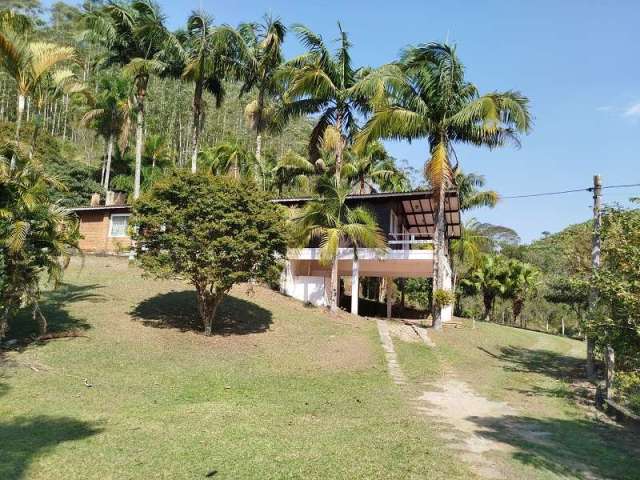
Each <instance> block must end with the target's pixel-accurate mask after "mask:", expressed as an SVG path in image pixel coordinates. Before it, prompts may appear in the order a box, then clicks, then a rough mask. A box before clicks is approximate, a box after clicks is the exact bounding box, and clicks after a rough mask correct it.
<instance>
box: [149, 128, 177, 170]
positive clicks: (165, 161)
mask: <svg viewBox="0 0 640 480" xmlns="http://www.w3.org/2000/svg"><path fill="white" fill-rule="evenodd" d="M171 155H172V152H171V149H170V148H169V146H168V145H167V139H166V137H165V136H164V135H158V134H150V135H147V138H146V139H145V141H144V158H145V160H147V163H150V164H151V165H150V166H151V170H155V168H156V166H157V167H159V168H165V167H167V166H169V165H170V164H171Z"/></svg>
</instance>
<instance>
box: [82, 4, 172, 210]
mask: <svg viewBox="0 0 640 480" xmlns="http://www.w3.org/2000/svg"><path fill="white" fill-rule="evenodd" d="M86 18H87V26H88V29H89V32H90V36H91V37H93V38H94V39H95V40H96V41H97V42H98V43H101V44H103V45H104V46H105V47H106V55H107V58H106V60H105V63H106V64H113V65H120V66H122V67H123V71H124V72H125V73H127V74H129V75H130V76H131V77H132V78H133V84H134V89H135V95H134V97H133V109H134V111H135V114H136V152H135V162H136V163H135V174H134V187H133V198H134V199H137V198H138V197H139V196H140V179H141V168H142V150H143V146H144V139H143V128H144V107H145V99H146V95H147V87H148V84H149V78H150V76H151V75H152V74H157V73H160V72H162V71H163V70H164V69H165V67H166V65H167V63H166V62H167V61H168V59H169V58H170V57H171V55H170V53H171V52H173V53H175V52H177V51H179V50H180V46H179V44H178V42H177V39H176V38H175V37H174V36H173V35H171V34H170V33H169V31H168V30H167V29H166V27H165V25H164V17H163V16H162V14H161V13H160V10H159V8H158V6H157V5H156V4H154V3H153V1H152V0H133V1H131V2H130V3H116V2H112V3H109V4H107V5H106V6H105V7H103V8H101V9H99V10H96V11H94V12H91V13H89V14H88V15H87V17H86Z"/></svg>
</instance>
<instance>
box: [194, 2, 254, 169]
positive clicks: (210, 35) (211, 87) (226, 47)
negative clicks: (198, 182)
mask: <svg viewBox="0 0 640 480" xmlns="http://www.w3.org/2000/svg"><path fill="white" fill-rule="evenodd" d="M241 41H242V39H241V38H240V36H239V35H238V34H237V32H235V31H234V30H233V29H232V28H230V27H228V26H224V25H223V26H220V27H216V26H214V25H213V20H212V19H211V17H209V16H208V15H207V14H205V13H203V12H194V13H192V14H191V16H190V17H189V19H188V20H187V37H186V41H185V46H186V51H185V56H186V65H185V67H184V70H183V72H182V78H183V79H186V80H189V81H192V82H193V84H194V91H193V103H192V110H193V126H192V134H191V149H192V151H191V171H192V172H193V173H195V172H196V171H197V168H198V167H197V159H198V153H199V151H200V135H201V134H202V129H203V128H204V120H205V118H204V108H203V106H204V105H203V95H204V92H205V91H208V92H209V93H211V94H212V95H213V96H214V97H215V99H216V107H219V106H220V105H221V103H222V101H223V99H224V94H225V89H224V79H225V77H226V76H227V75H228V74H229V72H230V66H231V65H233V63H234V62H237V56H238V55H239V54H238V52H237V49H238V48H239V45H240V44H241Z"/></svg>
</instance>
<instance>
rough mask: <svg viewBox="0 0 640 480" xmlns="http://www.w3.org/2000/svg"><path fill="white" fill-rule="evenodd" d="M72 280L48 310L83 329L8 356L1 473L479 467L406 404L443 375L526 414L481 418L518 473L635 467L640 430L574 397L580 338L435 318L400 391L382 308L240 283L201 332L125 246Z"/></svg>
mask: <svg viewBox="0 0 640 480" xmlns="http://www.w3.org/2000/svg"><path fill="white" fill-rule="evenodd" d="M65 282H66V283H65V284H64V285H63V286H62V288H60V289H59V290H57V291H56V292H51V293H49V294H48V295H47V297H46V299H45V302H44V303H43V310H44V311H45V312H46V315H47V316H48V318H49V320H50V322H51V325H50V327H51V328H50V329H51V331H52V332H67V331H70V330H73V331H76V332H78V333H79V334H80V335H84V336H80V337H76V338H59V339H55V340H50V341H47V342H43V343H30V344H26V343H22V344H21V345H20V348H19V349H18V350H16V351H9V352H5V353H4V355H3V356H1V357H0V366H1V368H0V479H3V480H4V479H5V478H6V479H11V480H14V479H32V480H33V479H48V480H50V479H53V480H58V479H65V480H67V479H133V478H135V479H138V478H145V479H147V478H153V479H194V478H207V477H206V475H207V474H210V475H211V477H209V478H221V479H269V478H274V479H275V478H277V479H282V478H327V479H333V478H335V479H370V478H400V479H405V478H409V479H410V478H415V479H418V478H429V479H451V480H456V479H464V480H468V479H474V478H476V476H475V474H474V473H473V472H472V471H471V470H470V468H469V467H468V466H467V465H466V464H465V463H464V462H463V461H462V455H461V452H459V451H456V450H455V449H454V448H452V447H451V446H449V445H448V442H447V441H446V440H445V439H444V438H443V437H441V434H443V433H446V434H449V436H450V434H451V432H450V431H448V429H449V428H450V427H447V425H446V424H443V423H441V422H439V421H436V420H435V419H433V418H431V417H426V418H425V417H422V416H419V415H418V414H417V413H416V411H414V410H413V409H412V407H411V402H409V400H411V399H412V398H415V397H416V396H417V395H418V394H420V392H421V391H424V390H425V389H429V388H433V387H434V386H437V385H438V382H439V381H441V380H442V379H443V378H448V377H447V376H453V377H455V378H457V379H459V380H462V381H464V382H466V383H467V384H469V385H470V386H471V387H472V388H473V389H474V390H475V391H476V392H478V393H479V394H481V395H483V396H485V397H487V398H489V399H492V400H501V401H506V402H508V403H509V405H510V406H512V407H513V408H514V409H515V410H516V411H517V414H514V415H509V416H508V417H507V418H506V420H507V421H499V420H496V419H495V418H481V417H480V418H474V421H475V422H477V424H478V425H479V426H480V427H481V428H482V433H481V434H482V435H484V436H486V437H487V438H490V439H493V440H499V441H500V442H502V443H506V444H508V445H510V446H511V447H512V448H511V450H509V451H501V452H494V453H488V454H487V455H490V456H491V460H492V461H495V462H496V463H497V464H499V465H500V466H501V470H502V471H506V472H508V474H509V475H508V477H507V478H527V479H529V478H531V479H552V478H563V479H586V478H614V479H627V478H628V479H633V478H638V472H640V461H639V460H638V459H639V458H640V455H638V446H637V438H638V437H637V434H636V436H633V434H631V433H629V432H628V431H627V430H625V429H623V428H621V427H618V426H615V425H613V424H610V423H603V422H601V421H599V420H597V419H595V418H594V413H593V410H588V409H585V408H583V407H579V406H577V401H578V400H580V395H576V393H575V388H574V386H572V385H571V384H570V381H571V379H572V378H574V377H575V375H576V374H577V373H579V371H580V368H581V363H582V354H583V350H584V349H583V345H582V344H581V343H580V342H576V341H573V340H569V339H563V338H560V337H555V336H551V335H545V334H540V333H534V332H527V331H523V330H519V329H514V328H510V327H502V326H497V325H492V324H485V323H479V324H478V326H477V328H476V329H472V328H471V325H470V324H466V325H465V328H461V329H450V328H446V329H445V330H444V331H443V332H430V334H431V336H432V337H433V339H434V341H435V342H436V344H437V347H436V348H434V349H430V348H426V347H425V346H424V345H423V344H418V343H404V342H402V341H400V340H398V339H394V344H395V346H396V350H397V352H398V355H399V360H400V363H401V365H402V368H403V370H404V371H405V373H406V375H407V377H408V378H409V380H410V384H409V385H408V386H406V387H405V388H402V389H401V388H399V387H398V386H397V385H395V384H393V383H392V382H391V380H390V379H389V376H388V374H387V370H386V365H385V361H384V355H383V352H382V349H381V348H380V345H379V338H378V333H377V331H376V326H375V323H374V322H372V321H368V320H364V319H354V318H351V317H349V316H347V315H344V316H340V317H338V318H333V317H330V316H328V315H326V314H324V313H323V312H322V311H320V310H317V309H313V308H307V307H304V306H303V305H301V304H299V303H297V302H294V301H292V300H290V299H287V298H285V297H283V296H281V295H279V294H278V293H275V292H271V291H269V290H265V289H261V288H256V289H255V292H254V293H253V294H251V293H248V292H247V291H246V287H240V288H236V289H235V290H234V291H233V292H232V295H231V296H230V297H229V298H228V299H227V300H226V301H225V303H224V304H223V306H222V307H221V308H222V310H221V312H220V314H221V317H222V318H223V319H224V322H223V325H221V327H220V328H219V330H218V332H217V334H216V335H215V336H213V337H211V338H206V337H204V336H203V335H201V334H200V332H199V331H198V329H199V326H198V322H197V320H196V309H195V296H194V294H193V292H192V291H191V289H190V288H189V287H187V286H185V285H184V284H182V283H179V282H158V281H151V280H148V279H143V278H142V277H141V276H140V272H139V271H138V270H137V269H135V268H133V267H129V266H128V264H127V262H126V260H122V259H114V258H110V259H104V258H95V257H88V258H87V259H86V264H85V265H84V268H80V266H79V263H74V264H73V265H72V267H71V268H70V270H69V271H68V272H67V275H66V278H65ZM33 331H34V326H33V325H32V324H31V322H30V321H29V318H28V316H26V317H23V318H20V319H19V321H17V322H15V323H14V324H13V325H12V334H13V335H15V336H17V337H19V338H23V339H24V338H27V337H28V336H29V335H30V334H31V333H33ZM85 379H86V383H88V384H90V385H92V386H91V387H87V386H86V385H85ZM518 428H520V429H522V428H524V429H532V430H539V431H544V432H548V433H549V435H550V440H551V442H542V443H541V442H532V441H530V439H529V440H528V439H526V438H523V437H522V436H519V435H515V434H514V433H513V431H514V429H518ZM589 475H591V477H590V476H589Z"/></svg>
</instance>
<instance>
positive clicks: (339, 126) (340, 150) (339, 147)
mask: <svg viewBox="0 0 640 480" xmlns="http://www.w3.org/2000/svg"><path fill="white" fill-rule="evenodd" d="M335 128H336V130H337V131H338V133H339V136H340V139H339V140H338V145H336V180H337V182H338V183H340V175H341V173H342V172H341V170H342V153H343V149H344V148H343V147H344V141H343V138H342V113H340V112H339V111H338V115H337V117H336V124H335Z"/></svg>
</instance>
